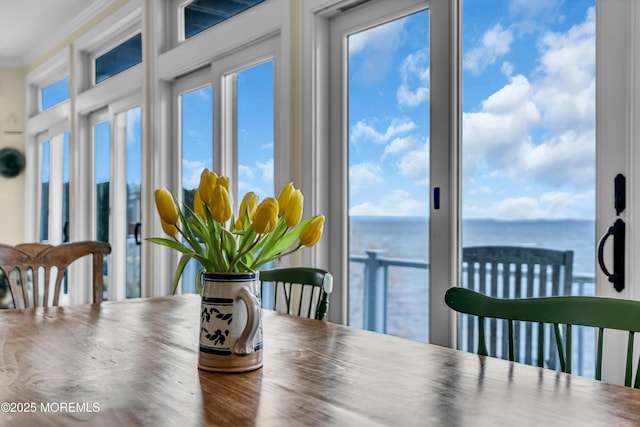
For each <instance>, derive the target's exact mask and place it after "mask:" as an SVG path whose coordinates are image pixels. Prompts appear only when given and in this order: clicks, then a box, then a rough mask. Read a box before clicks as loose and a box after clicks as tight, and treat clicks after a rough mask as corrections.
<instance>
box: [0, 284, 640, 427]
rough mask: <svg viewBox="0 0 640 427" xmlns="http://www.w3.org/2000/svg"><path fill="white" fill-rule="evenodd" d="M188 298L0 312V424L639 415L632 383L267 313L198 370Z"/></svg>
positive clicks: (450, 421) (448, 421) (399, 422)
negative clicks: (227, 360)
mask: <svg viewBox="0 0 640 427" xmlns="http://www.w3.org/2000/svg"><path fill="white" fill-rule="evenodd" d="M199 303H200V302H199V298H198V297H197V296H195V295H181V296H175V297H164V298H153V299H137V300H129V301H127V302H119V303H112V302H106V303H103V304H101V305H99V304H94V305H91V304H87V305H77V306H66V307H52V308H38V309H26V310H6V311H2V312H0V357H1V360H0V405H1V406H0V409H2V412H3V413H2V414H0V425H15V426H31V425H34V426H35V425H64V426H73V425H98V426H121V427H123V426H127V427H128V426H134V425H145V426H146V425H148V426H181V427H187V426H200V425H229V426H249V425H251V426H253V425H259V426H302V425H314V426H328V425H338V426H358V427H360V426H412V425H419V426H466V425H469V426H498V425H504V426H511V425H518V426H545V427H548V426H554V425H559V426H564V427H566V426H574V425H589V426H593V425H602V426H605V425H606V426H620V425H638V423H640V390H634V389H630V388H625V387H622V386H617V385H611V384H605V383H601V382H598V381H594V380H590V379H586V378H580V377H577V376H572V375H566V374H562V373H557V372H554V371H550V370H545V369H539V368H534V367H531V366H525V365H521V364H515V363H510V362H507V361H503V360H498V359H492V358H485V357H480V356H476V355H474V354H470V353H463V352H460V351H456V350H452V349H448V348H443V347H438V346H435V345H428V344H421V343H417V342H412V341H408V340H404V339H400V338H395V337H391V336H386V335H381V334H376V333H373V332H368V331H362V330H358V329H353V328H348V327H344V326H341V325H336V324H331V323H326V322H320V321H315V320H307V319H301V318H297V317H290V316H286V315H282V314H278V313H275V312H271V311H265V312H264V313H263V324H264V326H263V329H264V367H263V368H261V369H258V370H255V371H252V372H248V373H243V374H216V373H210V372H204V371H199V370H198V369H197V351H196V350H197V346H198V327H199Z"/></svg>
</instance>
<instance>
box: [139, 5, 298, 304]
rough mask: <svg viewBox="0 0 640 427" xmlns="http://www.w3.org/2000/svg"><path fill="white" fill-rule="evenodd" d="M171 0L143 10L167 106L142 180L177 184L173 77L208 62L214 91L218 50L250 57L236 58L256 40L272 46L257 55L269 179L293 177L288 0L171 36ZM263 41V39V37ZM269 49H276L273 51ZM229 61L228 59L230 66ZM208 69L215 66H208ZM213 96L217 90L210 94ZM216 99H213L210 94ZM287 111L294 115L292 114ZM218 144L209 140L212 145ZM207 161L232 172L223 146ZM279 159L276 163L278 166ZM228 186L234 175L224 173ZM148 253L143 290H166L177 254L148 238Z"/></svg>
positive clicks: (157, 229)
mask: <svg viewBox="0 0 640 427" xmlns="http://www.w3.org/2000/svg"><path fill="white" fill-rule="evenodd" d="M179 4H180V2H179V1H168V2H166V3H165V4H164V5H156V4H155V3H152V5H151V9H150V13H151V14H152V16H153V17H154V18H153V19H155V20H156V21H155V26H154V31H153V34H154V37H156V38H157V43H158V45H159V46H158V52H159V53H158V54H157V55H156V56H154V57H153V58H152V60H153V69H152V71H151V73H152V83H151V90H150V97H151V99H152V100H153V102H155V103H158V104H160V105H165V106H170V107H169V108H162V109H161V111H159V113H158V114H156V115H154V119H153V120H152V122H153V121H156V123H157V124H156V125H155V126H153V129H150V135H149V137H150V138H151V139H152V140H153V141H154V144H155V147H156V150H157V152H158V153H159V154H158V155H157V156H155V161H154V164H153V165H152V168H153V170H152V171H151V173H150V180H149V183H150V185H152V188H158V187H161V186H164V187H167V188H168V189H169V190H170V191H172V192H173V194H179V192H180V188H181V186H180V185H179V183H180V182H181V165H178V164H176V161H175V159H177V158H181V154H180V150H179V149H178V148H176V144H175V141H176V139H173V138H175V137H176V136H177V135H178V126H177V123H178V116H177V109H176V108H174V107H173V106H175V105H177V104H176V102H177V101H176V99H177V98H176V97H175V94H174V90H173V81H174V80H175V79H177V78H179V77H181V76H185V75H188V74H191V73H193V72H195V71H196V70H199V69H202V68H206V69H210V70H211V77H210V79H211V80H210V83H211V84H212V86H213V93H214V99H215V98H216V95H217V93H218V91H219V90H221V88H222V84H221V83H220V81H221V80H220V79H219V76H220V75H221V74H224V73H226V72H228V71H229V68H227V67H222V69H221V70H222V71H216V70H217V68H216V67H219V66H218V65H214V64H216V63H218V64H222V63H223V62H218V61H224V59H225V58H228V57H232V56H234V55H236V54H237V55H241V56H242V55H243V52H244V55H249V56H250V57H251V56H254V58H253V59H249V60H246V61H244V65H245V66H246V65H249V64H251V63H258V62H261V60H256V59H255V55H254V54H253V53H248V52H254V49H257V50H260V49H264V48H261V47H260V46H275V48H273V47H271V48H267V49H266V50H265V51H264V52H263V53H262V54H260V55H258V56H259V57H260V58H262V59H266V58H269V57H274V86H275V88H274V99H275V103H276V107H275V111H274V120H275V121H276V123H275V126H274V135H275V137H276V138H278V139H277V140H276V141H274V143H275V144H274V156H275V159H274V160H276V164H275V165H274V182H275V185H276V187H278V186H279V185H284V183H286V182H288V181H291V180H294V181H299V179H298V177H297V176H292V168H291V165H292V164H294V163H296V164H297V163H298V162H299V158H296V157H294V156H290V154H289V153H290V152H291V142H290V141H291V122H292V118H291V115H292V114H294V112H292V109H291V105H292V100H291V98H292V97H291V96H290V93H289V89H290V87H291V74H292V72H291V62H292V60H291V52H290V46H291V28H290V27H291V25H290V22H291V8H290V2H289V1H288V0H270V1H268V2H264V3H261V4H259V5H256V6H254V7H251V8H250V9H248V10H246V11H244V12H243V13H241V14H239V15H236V16H234V17H233V18H232V19H229V20H227V21H225V22H223V23H221V24H219V25H215V26H213V27H211V28H209V29H207V30H205V31H203V32H202V33H199V34H198V35H197V36H194V37H191V38H189V39H188V40H186V41H184V42H182V43H178V41H177V40H178V37H177V35H178V33H177V19H178V9H177V6H178V5H179ZM263 42H264V43H266V44H263ZM274 50H277V52H276V53H275V54H274V53H273V52H274ZM240 62H243V61H240ZM231 68H233V66H232V67H231ZM240 68H242V67H240ZM214 69H215V70H214ZM218 99H219V98H218ZM216 102H217V101H216ZM220 111H221V110H220V106H216V104H214V141H220V140H221V139H220V134H219V133H218V132H222V130H221V126H220V124H221V121H219V120H220V119H216V118H215V117H216V116H218V115H219V112H220ZM294 119H295V118H294ZM220 145H221V144H218V145H217V147H220ZM233 146H235V144H226V145H225V146H224V147H220V148H216V150H218V149H219V150H225V149H228V148H232V147H233ZM213 157H214V169H216V172H218V173H222V174H225V175H229V176H230V177H232V176H234V175H233V174H232V171H233V170H234V169H235V166H234V165H233V161H234V160H235V158H234V157H233V156H232V155H231V154H229V153H224V152H222V151H221V152H217V151H216V152H214V153H213ZM222 159H225V160H222ZM277 162H280V164H281V166H278V163H277ZM232 181H233V184H232V185H234V186H235V179H233V180H232ZM147 207H149V209H150V210H149V212H155V206H154V205H153V201H152V200H148V201H147ZM148 222H151V225H150V227H149V228H143V229H144V230H146V231H147V232H148V233H149V235H153V236H159V235H161V234H162V228H161V225H160V221H159V219H158V218H157V215H154V216H153V218H149V219H148ZM148 253H149V254H150V255H149V256H150V257H152V259H153V260H154V267H153V269H152V270H151V271H150V278H151V280H150V285H151V289H150V293H151V295H166V294H168V293H170V292H171V291H172V289H170V288H171V280H167V279H166V278H167V277H169V278H172V277H173V274H174V272H175V265H176V264H177V261H178V254H177V253H176V251H172V250H168V249H167V248H161V247H159V245H151V246H150V247H149V248H148Z"/></svg>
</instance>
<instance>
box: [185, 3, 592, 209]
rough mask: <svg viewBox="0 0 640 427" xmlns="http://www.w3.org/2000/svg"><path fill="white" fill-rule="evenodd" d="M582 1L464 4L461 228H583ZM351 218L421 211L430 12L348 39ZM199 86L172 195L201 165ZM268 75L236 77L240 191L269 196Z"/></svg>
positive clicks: (207, 139)
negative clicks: (484, 221)
mask: <svg viewBox="0 0 640 427" xmlns="http://www.w3.org/2000/svg"><path fill="white" fill-rule="evenodd" d="M594 14H595V7H594V0H538V1H535V2H532V1H529V0H491V1H488V2H487V1H479V0H467V1H465V2H464V11H463V106H462V109H463V119H462V124H463V147H462V168H463V170H462V181H461V184H462V210H463V217H464V218H497V219H538V218H552V219H559V218H593V217H594V216H595V214H594V206H595V16H594ZM349 49H350V51H349V211H350V214H351V215H403V216H427V215H428V212H429V108H430V107H433V108H437V105H430V102H431V100H430V82H429V11H423V12H419V13H417V14H414V15H411V16H408V17H405V18H402V19H399V20H396V21H393V22H390V23H388V24H385V25H382V26H379V27H375V28H373V29H370V30H367V31H365V32H362V33H358V34H355V35H352V36H351V37H350V38H349ZM212 96H213V91H212V89H211V88H210V87H207V88H204V89H201V90H197V91H194V92H190V93H188V94H186V95H185V96H184V99H185V102H184V103H183V120H184V123H183V139H184V144H183V163H182V165H183V185H184V186H185V187H187V188H189V187H191V188H194V187H195V186H197V184H198V182H199V176H200V172H201V170H202V168H203V167H209V168H211V167H212V164H213V157H212V156H211V140H212V129H211V127H212V126H211V118H212V115H213V111H212V106H211V104H212V101H211V100H212ZM272 106H273V65H272V63H271V62H268V63H266V64H262V65H259V66H257V67H255V68H251V69H248V70H245V71H242V72H240V73H238V140H239V149H238V158H239V166H238V179H239V182H238V192H239V194H240V196H239V197H241V196H242V195H243V194H244V193H245V192H246V191H255V192H256V193H257V194H258V195H259V196H260V197H261V198H264V197H267V196H271V195H273V193H274V190H273V107H272Z"/></svg>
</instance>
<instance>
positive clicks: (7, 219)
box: [0, 67, 25, 244]
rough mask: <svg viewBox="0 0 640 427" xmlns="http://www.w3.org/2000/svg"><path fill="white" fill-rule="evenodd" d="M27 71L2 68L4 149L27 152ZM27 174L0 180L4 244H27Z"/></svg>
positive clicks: (0, 112) (1, 135)
mask: <svg viewBox="0 0 640 427" xmlns="http://www.w3.org/2000/svg"><path fill="white" fill-rule="evenodd" d="M24 76H25V69H24V68H17V67H0V149H2V148H7V147H11V148H16V149H17V150H19V151H20V152H22V153H24V137H23V133H22V132H23V130H24ZM24 176H25V175H24V173H21V174H20V175H18V176H17V177H15V178H5V177H0V195H1V196H2V200H3V202H2V207H1V208H0V243H7V244H17V243H20V242H23V241H24V211H23V209H24Z"/></svg>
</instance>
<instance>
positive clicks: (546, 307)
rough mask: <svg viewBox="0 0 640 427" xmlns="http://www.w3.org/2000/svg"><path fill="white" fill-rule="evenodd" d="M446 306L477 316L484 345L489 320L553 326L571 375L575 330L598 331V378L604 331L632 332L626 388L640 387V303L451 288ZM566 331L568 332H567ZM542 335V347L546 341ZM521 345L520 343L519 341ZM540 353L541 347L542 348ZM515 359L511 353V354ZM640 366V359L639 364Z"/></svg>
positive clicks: (562, 365) (562, 362)
mask: <svg viewBox="0 0 640 427" xmlns="http://www.w3.org/2000/svg"><path fill="white" fill-rule="evenodd" d="M445 303H446V304H447V305H448V306H449V307H450V308H452V309H453V310H456V311H457V312H459V313H464V314H468V315H473V316H477V317H478V319H482V321H480V322H479V325H480V327H479V335H480V340H481V341H480V342H484V332H485V331H484V328H482V324H483V322H484V319H485V318H494V319H507V320H508V321H509V322H510V323H511V322H513V321H524V322H537V323H540V324H551V325H553V331H554V336H555V348H556V355H557V357H558V359H559V363H560V370H561V371H563V372H567V373H571V369H572V366H571V355H572V343H573V336H572V328H573V326H588V327H594V328H598V350H597V356H596V379H598V380H600V379H601V378H602V352H603V341H604V330H605V329H613V330H621V331H627V332H628V333H629V338H628V343H627V353H626V369H625V385H627V386H634V387H637V388H638V387H640V383H639V382H640V379H639V377H638V373H637V372H636V377H635V380H633V381H632V378H633V367H634V363H633V344H634V337H635V332H638V331H640V301H635V300H623V299H614V298H603V297H586V296H556V297H538V298H517V299H505V298H493V297H489V296H486V295H482V294H480V293H478V292H475V291H472V290H469V289H464V288H458V287H456V288H451V289H449V290H447V292H446V294H445ZM563 329H564V330H563ZM508 335H509V345H511V340H512V339H513V337H512V335H513V334H512V328H511V327H509V333H508ZM542 335H543V334H542V332H540V333H539V338H538V346H539V347H540V340H541V339H542V338H541V337H542ZM516 345H517V341H516ZM538 351H540V348H539V349H538ZM477 352H478V354H483V355H486V347H484V345H483V347H481V346H479V347H478V350H477ZM509 357H510V359H511V354H510V356H509ZM637 365H638V366H640V360H639V361H638V363H637Z"/></svg>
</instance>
